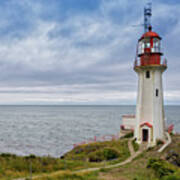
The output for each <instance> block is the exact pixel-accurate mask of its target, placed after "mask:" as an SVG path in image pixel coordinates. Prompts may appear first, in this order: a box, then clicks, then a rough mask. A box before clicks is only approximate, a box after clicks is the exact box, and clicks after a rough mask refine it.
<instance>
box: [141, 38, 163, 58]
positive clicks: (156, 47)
mask: <svg viewBox="0 0 180 180" xmlns="http://www.w3.org/2000/svg"><path fill="white" fill-rule="evenodd" d="M152 41H153V46H151V39H150V38H145V39H142V40H141V41H139V44H138V54H139V55H141V54H143V53H144V52H145V51H144V50H145V49H146V48H150V49H151V52H152V53H160V51H161V48H160V39H158V38H153V39H152Z"/></svg>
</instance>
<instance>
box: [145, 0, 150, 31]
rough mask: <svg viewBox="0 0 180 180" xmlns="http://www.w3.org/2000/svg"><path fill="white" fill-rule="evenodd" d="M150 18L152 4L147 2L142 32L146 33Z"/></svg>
mask: <svg viewBox="0 0 180 180" xmlns="http://www.w3.org/2000/svg"><path fill="white" fill-rule="evenodd" d="M151 16H152V3H151V2H149V3H147V4H146V6H145V7H144V32H145V33H146V32H148V30H149V27H150V26H151Z"/></svg>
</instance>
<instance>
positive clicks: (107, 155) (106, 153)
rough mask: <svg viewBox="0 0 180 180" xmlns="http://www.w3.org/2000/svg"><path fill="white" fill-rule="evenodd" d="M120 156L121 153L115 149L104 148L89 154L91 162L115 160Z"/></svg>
mask: <svg viewBox="0 0 180 180" xmlns="http://www.w3.org/2000/svg"><path fill="white" fill-rule="evenodd" d="M118 157H119V153H118V152H117V151H116V150H115V149H110V148H104V149H103V150H99V151H96V152H93V153H91V154H90V155H89V161H90V162H101V161H105V160H113V159H116V158H118Z"/></svg>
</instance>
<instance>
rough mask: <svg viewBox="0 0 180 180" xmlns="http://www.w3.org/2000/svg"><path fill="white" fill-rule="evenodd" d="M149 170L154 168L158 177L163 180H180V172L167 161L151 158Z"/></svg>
mask: <svg viewBox="0 0 180 180" xmlns="http://www.w3.org/2000/svg"><path fill="white" fill-rule="evenodd" d="M147 168H152V169H153V170H154V172H155V174H156V176H157V177H158V178H160V179H162V180H171V179H172V180H176V179H180V170H178V168H177V167H175V166H174V165H172V164H170V163H168V162H167V161H165V160H162V159H155V158H151V159H149V161H148V164H147Z"/></svg>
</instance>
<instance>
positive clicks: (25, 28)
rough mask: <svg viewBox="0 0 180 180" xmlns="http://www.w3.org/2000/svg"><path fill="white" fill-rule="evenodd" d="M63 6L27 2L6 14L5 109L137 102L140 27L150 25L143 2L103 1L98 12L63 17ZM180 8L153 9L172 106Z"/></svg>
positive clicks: (0, 37) (1, 55)
mask: <svg viewBox="0 0 180 180" xmlns="http://www.w3.org/2000/svg"><path fill="white" fill-rule="evenodd" d="M15 2H16V3H15ZM56 5H57V4H56V3H55V2H54V3H51V4H50V5H49V7H48V6H47V5H46V4H43V3H42V2H41V1H39V2H36V1H34V0H32V1H27V0H24V1H7V3H5V4H4V5H3V6H2V7H1V8H0V10H1V11H0V12H1V14H2V16H1V19H0V20H1V21H0V22H1V23H0V29H1V30H0V72H1V76H0V87H1V88H0V99H1V102H0V104H14V103H18V104H19V103H20V104H21V103H23V104H33V103H39V104H46V103H47V104H48V103H52V104H54V103H57V104H71V103H75V104H79V103H80V104H81V103H85V104H96V103H98V104H124V103H125V104H127V103H135V99H136V89H137V77H136V75H135V72H133V67H132V66H133V61H134V57H135V49H136V43H137V40H138V38H139V37H140V35H141V33H142V27H139V28H134V27H132V25H134V24H140V23H141V22H142V19H143V17H142V14H143V5H142V4H141V1H139V0H137V1H133V2H131V3H129V2H127V1H125V0H113V1H107V0H102V1H101V3H100V4H99V5H98V6H97V9H93V10H92V11H83V12H81V11H78V10H77V12H74V11H72V12H71V11H67V12H66V13H65V12H63V13H61V12H59V14H58V12H57V7H56ZM138 5H139V6H140V7H142V8H139V9H137V8H134V9H132V7H138ZM59 6H60V5H59ZM179 6H180V5H179V4H171V5H168V4H165V3H163V2H162V3H161V2H157V3H156V5H155V7H154V9H153V12H154V13H153V15H154V16H153V24H154V25H155V29H157V30H158V32H160V34H162V35H163V39H164V41H163V44H164V51H165V54H166V55H167V57H168V60H169V69H168V72H167V73H166V74H165V77H164V79H165V82H164V83H165V91H166V93H165V95H166V102H167V103H179V102H180V91H179V90H180V89H179V87H180V86H179V79H178V78H179V71H178V67H179V66H178V65H179V60H178V59H179V58H178V57H179V53H180V52H178V42H179V33H180V32H179V31H180V24H179V17H180V16H179V15H180V13H179V11H178V8H180V7H179ZM61 8H62V7H61ZM61 8H60V9H61ZM128 8H129V11H128ZM53 12H54V15H52V14H53ZM63 15H66V17H63ZM156 27H157V28H156Z"/></svg>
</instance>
